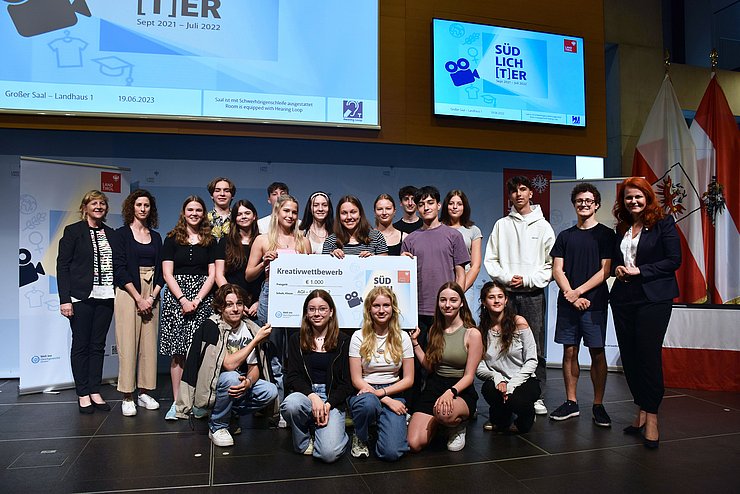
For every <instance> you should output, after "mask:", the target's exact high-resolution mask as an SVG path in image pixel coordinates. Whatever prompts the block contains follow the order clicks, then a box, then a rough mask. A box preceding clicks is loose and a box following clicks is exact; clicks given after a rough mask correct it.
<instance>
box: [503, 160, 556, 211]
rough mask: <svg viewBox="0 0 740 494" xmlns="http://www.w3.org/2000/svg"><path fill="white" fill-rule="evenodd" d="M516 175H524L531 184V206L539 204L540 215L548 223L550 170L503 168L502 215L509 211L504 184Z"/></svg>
mask: <svg viewBox="0 0 740 494" xmlns="http://www.w3.org/2000/svg"><path fill="white" fill-rule="evenodd" d="M517 175H524V176H525V177H527V178H528V179H529V180H530V182H532V204H539V206H540V208H542V214H543V215H544V217H545V219H546V220H547V221H550V181H552V171H551V170H519V169H515V168H504V214H503V216H506V215H507V214H509V211H511V206H512V204H511V201H509V191H508V190H506V182H508V181H509V179H510V178H512V177H516V176H517Z"/></svg>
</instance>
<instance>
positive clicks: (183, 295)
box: [177, 293, 185, 302]
mask: <svg viewBox="0 0 740 494" xmlns="http://www.w3.org/2000/svg"><path fill="white" fill-rule="evenodd" d="M184 298H185V294H184V293H183V294H182V295H180V296H179V297H177V301H178V302H179V301H180V300H182V299H184Z"/></svg>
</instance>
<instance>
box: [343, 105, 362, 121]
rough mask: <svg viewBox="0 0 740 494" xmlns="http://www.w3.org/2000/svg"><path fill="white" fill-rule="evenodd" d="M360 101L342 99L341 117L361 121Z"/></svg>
mask: <svg viewBox="0 0 740 494" xmlns="http://www.w3.org/2000/svg"><path fill="white" fill-rule="evenodd" d="M362 106H363V105H362V101H360V100H356V99H345V100H343V101H342V119H344V120H349V121H352V122H361V121H362V119H363V117H364V115H365V114H364V112H363V108H362Z"/></svg>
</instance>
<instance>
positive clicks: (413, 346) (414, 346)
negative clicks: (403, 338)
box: [411, 343, 419, 348]
mask: <svg viewBox="0 0 740 494" xmlns="http://www.w3.org/2000/svg"><path fill="white" fill-rule="evenodd" d="M417 346H419V344H418V343H417V344H416V345H411V348H416V347H417Z"/></svg>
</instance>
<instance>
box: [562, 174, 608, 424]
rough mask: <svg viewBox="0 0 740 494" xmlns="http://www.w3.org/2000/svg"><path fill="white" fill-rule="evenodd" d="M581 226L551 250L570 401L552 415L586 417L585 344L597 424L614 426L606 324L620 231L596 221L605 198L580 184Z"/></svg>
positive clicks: (576, 196) (576, 192) (576, 199)
mask: <svg viewBox="0 0 740 494" xmlns="http://www.w3.org/2000/svg"><path fill="white" fill-rule="evenodd" d="M570 198H571V202H572V203H573V206H574V207H575V210H576V214H577V218H578V222H577V224H576V225H574V226H572V227H570V228H568V229H567V230H564V231H562V232H560V234H559V235H558V237H557V239H556V240H555V245H554V246H553V248H552V250H551V251H550V256H551V257H552V258H553V266H552V271H553V278H555V282H556V283H557V284H558V286H559V287H560V294H559V295H558V316H557V322H556V325H555V342H556V343H560V344H562V345H563V379H564V381H565V394H566V401H565V403H563V404H562V405H560V407H558V408H557V409H556V410H555V411H554V412H552V413H551V414H550V418H551V419H553V420H566V419H569V418H571V417H576V416H578V415H579V414H580V412H579V409H578V400H577V398H576V388H577V385H578V376H579V374H580V368H579V366H578V350H579V347H580V344H581V339H583V344H584V345H585V346H586V347H588V350H589V353H590V354H591V381H592V383H593V387H594V402H593V407H592V412H593V420H594V423H595V424H596V425H598V426H601V427H610V426H611V419H610V418H609V415H608V414H607V413H606V410H605V409H604V405H603V399H604V389H605V387H606V372H607V365H606V355H605V353H604V346H605V342H606V320H607V303H608V298H609V290H608V288H607V285H606V280H607V278H609V270H610V268H611V258H612V251H613V249H614V242H615V240H614V239H615V237H614V235H615V234H614V231H613V230H612V229H611V228H609V227H607V226H604V225H602V224H601V223H599V222H598V221H597V220H596V210H597V209H598V208H599V207H600V206H601V194H600V193H599V191H598V189H597V188H596V187H594V186H593V185H591V184H589V183H581V184H578V185H576V186H575V187H574V188H573V191H572V192H571V196H570Z"/></svg>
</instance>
